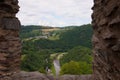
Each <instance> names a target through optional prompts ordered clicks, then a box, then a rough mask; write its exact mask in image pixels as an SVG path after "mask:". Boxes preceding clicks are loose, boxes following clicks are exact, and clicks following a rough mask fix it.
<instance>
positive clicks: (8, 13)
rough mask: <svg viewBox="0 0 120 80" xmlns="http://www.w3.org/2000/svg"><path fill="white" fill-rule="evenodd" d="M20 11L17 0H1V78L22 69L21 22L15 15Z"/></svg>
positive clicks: (3, 78)
mask: <svg viewBox="0 0 120 80" xmlns="http://www.w3.org/2000/svg"><path fill="white" fill-rule="evenodd" d="M18 11H19V6H18V1H17V0H0V80H10V76H11V75H12V74H14V73H16V72H18V71H20V68H19V66H20V53H21V42H20V39H19V29H20V22H19V20H18V19H17V18H16V17H15V16H16V13H17V12H18Z"/></svg>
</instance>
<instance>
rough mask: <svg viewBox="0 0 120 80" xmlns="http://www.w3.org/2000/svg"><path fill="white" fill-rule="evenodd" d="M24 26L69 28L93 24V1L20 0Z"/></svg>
mask: <svg viewBox="0 0 120 80" xmlns="http://www.w3.org/2000/svg"><path fill="white" fill-rule="evenodd" d="M19 5H20V12H19V13H18V14H17V17H19V19H20V21H21V23H22V25H45V26H48V25H49V26H57V27H60V26H68V25H82V24H88V23H91V13H92V10H91V7H92V6H93V0H19Z"/></svg>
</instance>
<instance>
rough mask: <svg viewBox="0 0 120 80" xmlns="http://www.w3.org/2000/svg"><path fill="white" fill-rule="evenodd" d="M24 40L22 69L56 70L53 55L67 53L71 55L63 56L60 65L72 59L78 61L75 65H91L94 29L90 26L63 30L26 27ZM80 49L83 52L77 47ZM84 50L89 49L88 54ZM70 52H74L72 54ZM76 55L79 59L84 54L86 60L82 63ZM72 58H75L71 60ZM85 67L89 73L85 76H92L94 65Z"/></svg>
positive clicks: (83, 59) (64, 28)
mask: <svg viewBox="0 0 120 80" xmlns="http://www.w3.org/2000/svg"><path fill="white" fill-rule="evenodd" d="M44 33H47V34H44ZM39 36H47V38H40V37H39ZM21 37H22V40H23V49H22V53H23V54H22V56H23V57H22V64H21V68H22V70H25V71H39V72H42V73H46V69H51V68H52V67H53V66H52V60H51V59H50V55H51V54H54V53H59V54H61V53H64V52H65V53H68V54H67V55H63V58H61V59H60V60H61V63H62V64H61V66H63V65H64V64H66V63H69V62H70V61H71V60H74V61H76V62H75V64H76V63H77V64H84V65H91V60H92V58H91V49H89V48H91V37H92V27H91V25H90V24H87V25H82V26H70V27H69V26H67V27H62V28H57V27H56V28H53V27H43V26H24V27H23V28H22V31H21ZM78 46H82V47H79V49H80V50H81V52H80V53H78V51H79V50H77V49H76V48H75V47H78ZM83 46H84V47H83ZM85 50H88V51H87V53H86V52H85ZM71 51H72V53H70V52H71ZM69 54H72V55H69ZM77 54H78V55H79V56H80V55H83V54H84V57H83V58H81V60H80V59H76V57H77ZM70 56H74V57H73V58H70ZM66 59H67V60H66ZM31 60H32V61H31ZM68 60H69V61H68ZM79 61H80V63H79ZM38 62H39V63H38ZM84 67H85V68H87V70H88V72H86V73H85V74H87V73H91V66H89V67H86V66H84ZM84 70H85V69H84ZM83 72H84V71H83ZM83 74H84V73H83Z"/></svg>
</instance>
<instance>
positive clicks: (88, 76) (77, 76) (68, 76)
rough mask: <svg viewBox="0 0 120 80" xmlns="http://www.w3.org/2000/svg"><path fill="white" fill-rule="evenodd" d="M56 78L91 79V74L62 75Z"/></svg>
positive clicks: (66, 79) (68, 79)
mask: <svg viewBox="0 0 120 80" xmlns="http://www.w3.org/2000/svg"><path fill="white" fill-rule="evenodd" d="M58 80H92V76H91V75H63V76H61V77H59V78H58Z"/></svg>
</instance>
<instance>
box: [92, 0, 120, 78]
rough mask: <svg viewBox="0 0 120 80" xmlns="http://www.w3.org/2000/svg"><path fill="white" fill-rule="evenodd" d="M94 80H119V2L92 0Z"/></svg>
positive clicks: (116, 0)
mask: <svg viewBox="0 0 120 80" xmlns="http://www.w3.org/2000/svg"><path fill="white" fill-rule="evenodd" d="M93 11H94V12H93V15H92V19H93V21H92V24H93V29H94V35H93V47H94V51H93V53H94V62H93V64H94V65H93V69H94V80H120V0H94V7H93Z"/></svg>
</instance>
